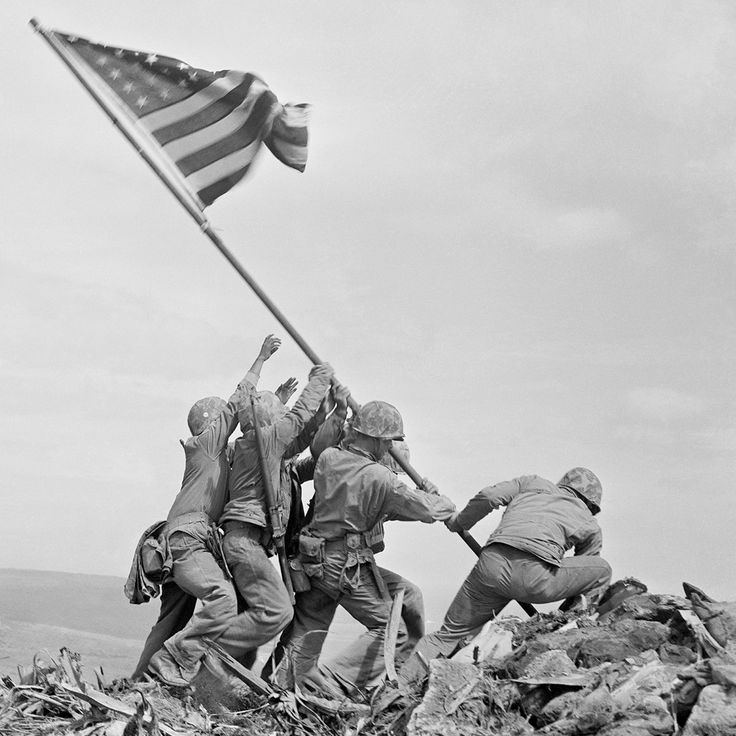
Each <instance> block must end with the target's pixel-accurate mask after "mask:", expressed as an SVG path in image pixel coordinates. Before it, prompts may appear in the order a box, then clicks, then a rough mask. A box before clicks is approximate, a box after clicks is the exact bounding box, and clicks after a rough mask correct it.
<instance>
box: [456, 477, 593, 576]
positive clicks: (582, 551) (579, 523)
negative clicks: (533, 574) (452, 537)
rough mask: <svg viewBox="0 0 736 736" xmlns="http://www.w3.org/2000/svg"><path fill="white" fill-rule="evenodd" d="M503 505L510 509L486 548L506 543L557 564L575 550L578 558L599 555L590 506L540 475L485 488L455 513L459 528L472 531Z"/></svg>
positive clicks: (507, 509)
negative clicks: (477, 524) (566, 553)
mask: <svg viewBox="0 0 736 736" xmlns="http://www.w3.org/2000/svg"><path fill="white" fill-rule="evenodd" d="M499 506H506V511H504V514H503V517H502V518H501V522H500V524H499V525H498V527H497V528H496V530H495V531H494V532H493V533H492V534H491V536H490V537H489V538H488V541H487V542H486V545H489V544H494V543H499V544H508V545H509V546H510V547H515V548H516V549H520V550H524V551H526V552H531V553H532V554H533V555H535V556H536V557H539V559H540V560H544V562H549V563H550V564H552V565H556V566H559V565H560V563H561V561H562V558H563V556H564V554H565V552H566V551H567V550H569V549H571V548H572V547H575V554H576V555H597V554H599V553H600V551H601V547H602V539H603V537H602V534H601V529H600V527H599V526H598V522H597V521H596V520H595V519H594V518H593V514H591V513H590V510H589V509H588V507H587V506H586V505H585V504H584V503H583V502H582V501H581V500H580V499H579V498H578V497H577V496H576V495H575V494H574V493H573V492H572V491H569V490H567V489H566V488H560V487H559V486H556V485H555V484H554V483H552V482H551V481H548V480H545V479H544V478H540V477H539V476H538V475H524V476H521V477H520V478H514V479H513V480H509V481H504V482H503V483H498V484H496V485H495V486H488V487H487V488H483V489H482V490H481V491H480V492H479V493H478V494H477V495H476V496H474V497H473V498H471V499H470V501H469V502H468V504H467V505H466V506H465V508H464V509H463V510H462V511H461V512H460V513H459V514H458V515H457V518H456V524H457V525H458V526H460V527H461V528H462V529H466V530H467V529H470V528H471V527H472V526H473V524H475V523H476V522H477V521H478V520H479V519H482V518H483V517H484V516H486V515H487V514H489V513H490V512H491V511H493V510H494V509H497V508H498V507H499Z"/></svg>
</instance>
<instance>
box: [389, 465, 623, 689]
mask: <svg viewBox="0 0 736 736" xmlns="http://www.w3.org/2000/svg"><path fill="white" fill-rule="evenodd" d="M602 494H603V488H602V486H601V483H600V481H599V480H598V478H597V477H596V476H595V475H594V474H593V473H592V472H591V471H590V470H588V469H587V468H573V469H572V470H570V471H568V472H567V473H565V475H564V476H562V478H561V479H560V481H559V482H558V483H556V484H555V483H552V482H551V481H548V480H545V479H544V478H540V477H539V476H537V475H526V476H522V477H520V478H515V479H514V480H510V481H506V482H503V483H498V484H497V485H495V486H489V487H487V488H483V489H482V490H481V491H480V492H479V493H478V494H477V495H476V496H475V497H473V498H472V499H471V500H470V501H469V502H468V504H467V506H466V507H465V508H464V509H463V510H462V511H460V512H459V513H456V514H454V515H453V516H452V517H451V518H450V519H449V520H448V521H447V522H446V525H447V527H448V529H450V530H451V531H454V532H456V531H461V530H467V529H470V528H471V527H472V526H473V525H474V524H475V523H476V522H477V521H479V520H480V519H482V518H483V517H484V516H486V515H487V514H489V513H490V512H491V511H493V510H494V509H497V508H499V507H500V506H506V511H505V512H504V514H503V517H502V518H501V522H500V523H499V525H498V527H497V528H496V530H495V531H494V532H493V533H492V534H491V536H490V537H489V539H488V541H487V542H486V545H485V547H484V548H483V551H482V552H481V555H480V558H479V559H478V562H477V563H476V565H475V567H474V568H473V569H472V570H471V572H470V574H469V575H468V577H467V578H466V580H465V582H464V583H463V585H462V587H461V588H460V590H459V591H458V593H457V595H456V596H455V599H454V600H453V602H452V604H451V605H450V608H449V609H448V611H447V613H446V614H445V619H444V621H443V623H442V626H441V627H440V629H439V630H438V631H435V632H434V633H432V634H429V635H428V636H425V637H424V638H423V639H422V641H420V642H419V644H418V645H417V648H416V649H415V651H414V653H413V654H412V655H411V657H410V658H409V659H408V660H407V661H406V663H405V664H404V666H403V667H402V668H401V671H400V673H399V677H400V680H401V681H403V682H404V683H406V682H411V681H415V680H417V679H421V678H422V677H423V676H424V674H425V673H426V669H425V667H424V664H423V663H422V661H421V659H422V658H423V659H424V662H428V661H429V660H430V659H433V658H434V657H437V656H438V655H443V656H446V657H449V656H450V655H451V654H452V653H453V652H454V651H455V649H457V648H458V646H459V645H461V644H462V643H464V641H466V640H468V639H470V638H472V637H473V636H474V635H475V634H477V633H478V632H479V631H480V629H481V628H482V627H483V625H484V624H485V623H486V622H487V621H489V620H490V619H492V618H493V617H494V616H495V615H496V614H497V613H498V612H499V611H500V610H501V609H502V608H503V607H504V606H505V605H506V604H507V603H509V601H512V600H517V601H520V602H522V603H549V602H552V601H558V600H562V599H565V601H564V603H563V604H562V606H560V608H561V609H563V610H564V609H567V608H570V607H571V606H573V605H575V604H576V603H577V601H578V598H577V597H578V596H581V595H582V594H585V595H586V596H588V597H589V598H590V599H591V600H597V599H598V598H599V597H600V595H601V594H602V593H603V591H604V590H605V589H606V587H607V586H608V584H609V582H610V580H611V567H610V565H609V564H608V563H607V562H606V561H605V560H604V559H602V558H601V557H600V551H601V547H602V535H601V529H600V527H599V526H598V522H597V521H596V520H595V519H594V518H593V517H594V516H595V515H596V514H598V512H599V511H600V510H601V508H600V504H601V497H602ZM573 547H574V548H575V556H574V557H564V554H565V552H566V551H567V550H569V549H572V548H573Z"/></svg>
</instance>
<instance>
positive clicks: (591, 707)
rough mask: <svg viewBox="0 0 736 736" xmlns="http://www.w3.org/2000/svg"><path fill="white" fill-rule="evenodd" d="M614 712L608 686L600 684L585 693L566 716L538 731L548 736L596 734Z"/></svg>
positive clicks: (610, 720) (612, 717)
mask: <svg viewBox="0 0 736 736" xmlns="http://www.w3.org/2000/svg"><path fill="white" fill-rule="evenodd" d="M615 713H616V704H615V703H614V702H613V698H612V697H611V693H610V692H609V691H608V688H607V687H605V686H601V687H598V688H596V689H595V690H593V691H592V692H590V693H588V694H587V695H585V697H584V698H582V700H581V701H580V702H579V703H577V704H576V705H575V708H574V710H573V711H572V713H570V715H569V716H567V717H566V718H562V719H561V720H558V721H555V722H554V723H551V724H549V725H547V726H545V727H544V728H543V729H542V730H541V731H539V732H538V733H543V734H549V735H550V736H552V735H553V736H585V735H586V734H597V733H599V732H600V731H601V729H602V728H604V727H605V726H607V725H608V724H609V723H611V722H612V721H613V719H614V715H615Z"/></svg>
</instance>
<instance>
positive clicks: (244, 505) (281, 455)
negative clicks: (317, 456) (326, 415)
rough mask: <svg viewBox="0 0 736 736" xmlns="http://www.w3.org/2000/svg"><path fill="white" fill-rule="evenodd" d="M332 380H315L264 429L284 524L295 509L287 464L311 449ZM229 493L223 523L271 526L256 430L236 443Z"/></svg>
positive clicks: (263, 435) (271, 473) (274, 486)
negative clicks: (284, 412)
mask: <svg viewBox="0 0 736 736" xmlns="http://www.w3.org/2000/svg"><path fill="white" fill-rule="evenodd" d="M330 380H331V379H330V378H329V377H324V376H316V377H314V378H311V379H310V380H309V383H308V384H307V385H306V386H305V387H304V390H303V391H302V393H301V395H300V396H299V398H298V399H297V401H296V403H295V404H294V407H293V408H292V409H291V411H288V412H286V414H284V415H283V416H282V417H280V418H279V419H277V420H276V421H275V422H274V423H273V424H271V425H269V426H267V427H263V428H262V430H261V436H262V438H263V455H264V457H265V458H266V463H267V465H268V469H269V473H270V476H271V484H272V487H273V488H274V489H275V490H276V491H277V493H278V494H279V495H280V497H281V499H280V500H281V506H282V523H284V524H285V523H286V521H287V520H288V518H289V510H290V507H291V494H290V492H289V489H290V487H291V484H290V479H289V477H288V475H289V471H288V469H287V468H286V465H285V462H284V461H285V460H288V459H289V458H291V457H294V456H296V455H298V454H299V453H301V452H302V451H303V450H305V449H306V448H307V447H308V446H309V442H310V440H311V439H312V436H313V435H314V432H315V431H316V429H317V428H316V426H315V425H314V422H311V423H310V420H312V419H314V416H315V414H316V413H317V410H318V409H319V405H320V402H321V401H322V399H323V398H324V395H325V393H326V391H327V389H328V387H329V385H330ZM228 491H229V496H230V498H229V501H228V502H227V504H226V505H225V510H224V512H223V513H222V516H221V517H220V523H224V522H226V521H242V522H245V523H248V524H255V525H256V526H262V527H268V526H270V521H269V520H268V502H267V499H266V492H265V488H264V486H263V477H262V475H261V463H260V460H259V457H258V444H257V441H256V433H255V430H253V429H250V430H248V431H247V432H245V434H243V436H242V437H238V439H237V440H235V451H234V453H233V463H232V468H231V469H230V480H229V482H228Z"/></svg>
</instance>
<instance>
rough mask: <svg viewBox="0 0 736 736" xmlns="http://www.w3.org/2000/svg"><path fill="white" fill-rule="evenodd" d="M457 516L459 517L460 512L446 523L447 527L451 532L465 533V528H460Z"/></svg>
mask: <svg viewBox="0 0 736 736" xmlns="http://www.w3.org/2000/svg"><path fill="white" fill-rule="evenodd" d="M457 516H458V512H457V511H456V512H455V513H454V514H453V515H452V516H451V517H450V518H449V519H447V521H445V526H446V527H447V528H448V529H449V530H450V531H451V532H461V531H463V528H462V527H461V526H460V524H458V523H457Z"/></svg>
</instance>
